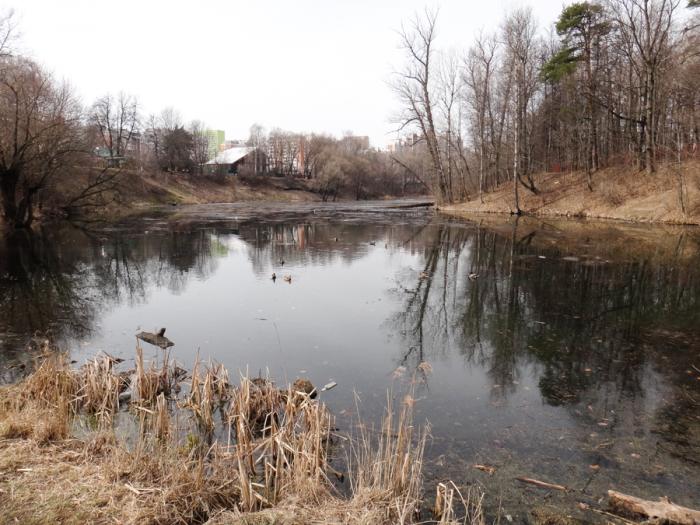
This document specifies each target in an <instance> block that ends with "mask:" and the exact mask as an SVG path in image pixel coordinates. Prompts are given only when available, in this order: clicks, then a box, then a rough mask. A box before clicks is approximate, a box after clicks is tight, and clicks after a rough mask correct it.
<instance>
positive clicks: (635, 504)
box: [608, 490, 700, 525]
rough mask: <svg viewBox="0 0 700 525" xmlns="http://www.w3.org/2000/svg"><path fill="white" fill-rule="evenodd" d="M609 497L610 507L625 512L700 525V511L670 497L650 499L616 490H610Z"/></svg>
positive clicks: (678, 522)
mask: <svg viewBox="0 0 700 525" xmlns="http://www.w3.org/2000/svg"><path fill="white" fill-rule="evenodd" d="M608 498H609V504H610V507H611V508H613V509H615V510H616V511H618V512H622V513H624V514H628V515H633V516H642V517H647V518H649V519H650V520H652V521H655V522H663V523H671V524H675V525H700V511H698V510H693V509H689V508H686V507H681V506H680V505H676V504H675V503H671V500H669V499H668V498H659V501H649V500H644V499H641V498H636V497H634V496H628V495H626V494H622V493H621V492H617V491H614V490H609V491H608Z"/></svg>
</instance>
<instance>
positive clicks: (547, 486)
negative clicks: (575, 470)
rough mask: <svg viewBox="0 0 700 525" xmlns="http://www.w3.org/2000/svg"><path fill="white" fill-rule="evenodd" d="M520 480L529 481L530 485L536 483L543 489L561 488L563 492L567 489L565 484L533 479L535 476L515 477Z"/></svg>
mask: <svg viewBox="0 0 700 525" xmlns="http://www.w3.org/2000/svg"><path fill="white" fill-rule="evenodd" d="M515 479H517V480H518V481H520V482H522V483H528V484H530V485H534V486H535V487H539V488H541V489H551V490H561V491H562V492H566V491H567V490H569V489H567V488H566V487H565V486H564V485H557V484H556V483H547V482H546V481H540V480H539V479H533V478H525V477H519V478H515Z"/></svg>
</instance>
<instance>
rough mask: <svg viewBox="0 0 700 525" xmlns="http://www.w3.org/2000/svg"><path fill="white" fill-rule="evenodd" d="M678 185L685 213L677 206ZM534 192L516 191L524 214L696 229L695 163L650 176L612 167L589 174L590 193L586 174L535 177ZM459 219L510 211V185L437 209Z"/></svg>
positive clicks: (699, 175)
mask: <svg viewBox="0 0 700 525" xmlns="http://www.w3.org/2000/svg"><path fill="white" fill-rule="evenodd" d="M679 174H680V175H681V176H682V180H683V190H684V191H683V195H684V197H683V200H684V203H685V211H683V209H682V207H681V205H680V180H681V178H679ZM534 180H535V184H536V186H537V189H538V193H537V194H534V193H532V192H530V191H527V190H525V189H524V188H522V187H521V191H520V208H521V209H522V210H523V211H524V212H525V213H527V214H530V215H535V216H542V217H553V216H564V217H588V218H600V219H614V220H621V221H630V222H654V223H666V224H700V161H698V160H688V161H686V162H684V163H683V164H681V165H680V166H679V165H678V164H674V163H668V164H660V165H659V167H658V171H657V173H655V174H653V175H649V174H647V173H646V172H640V171H639V170H637V169H635V168H633V167H611V168H606V169H602V170H600V171H598V172H597V173H595V174H594V175H593V191H592V192H591V191H589V190H588V186H587V184H586V174H585V173H584V172H573V173H540V174H537V175H535V176H534ZM441 209H442V211H445V212H447V213H450V214H455V215H459V216H464V215H471V214H479V213H507V214H510V213H512V212H513V211H514V209H515V206H514V201H513V184H512V182H507V183H504V184H502V185H501V186H499V187H498V188H496V189H495V190H494V191H492V192H489V193H487V194H485V195H484V202H483V203H482V202H481V201H480V200H479V199H478V198H477V197H476V196H474V197H473V199H472V200H471V201H468V202H465V203H462V204H456V205H451V206H445V207H442V208H441Z"/></svg>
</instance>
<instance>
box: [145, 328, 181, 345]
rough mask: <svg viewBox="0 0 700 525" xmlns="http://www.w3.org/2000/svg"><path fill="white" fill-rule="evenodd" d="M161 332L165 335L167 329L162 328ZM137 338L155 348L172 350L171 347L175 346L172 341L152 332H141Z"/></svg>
mask: <svg viewBox="0 0 700 525" xmlns="http://www.w3.org/2000/svg"><path fill="white" fill-rule="evenodd" d="M160 331H161V332H162V333H165V328H161V330H160ZM136 338H137V339H141V341H145V342H147V343H149V344H152V345H154V346H158V347H160V348H163V349H166V348H170V347H171V346H175V343H173V342H172V341H171V340H170V339H168V338H167V337H165V336H164V335H160V334H154V333H151V332H139V333H138V334H136Z"/></svg>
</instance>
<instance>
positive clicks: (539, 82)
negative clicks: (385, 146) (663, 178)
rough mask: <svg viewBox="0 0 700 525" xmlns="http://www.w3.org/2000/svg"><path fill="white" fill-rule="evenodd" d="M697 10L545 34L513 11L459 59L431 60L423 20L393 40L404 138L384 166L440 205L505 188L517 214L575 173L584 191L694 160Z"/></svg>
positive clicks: (621, 7)
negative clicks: (416, 182) (419, 184)
mask: <svg viewBox="0 0 700 525" xmlns="http://www.w3.org/2000/svg"><path fill="white" fill-rule="evenodd" d="M698 5H699V4H698V2H697V1H695V0H691V1H690V2H689V3H687V4H683V5H682V4H681V3H680V1H679V0H603V1H601V2H576V3H571V4H569V5H567V6H566V7H564V8H563V10H562V12H561V13H560V15H559V17H558V19H557V20H556V22H555V24H554V27H552V28H551V29H550V30H546V28H545V29H544V30H543V29H542V28H540V27H538V25H537V22H536V20H535V18H534V16H533V13H532V10H531V9H530V8H528V7H524V8H520V9H516V10H514V11H512V12H510V13H508V14H507V15H506V16H505V18H504V19H503V21H502V23H501V26H500V27H499V28H498V29H497V30H496V31H494V32H491V33H489V32H484V33H481V34H480V35H478V36H477V37H476V39H475V40H474V41H473V42H472V43H471V45H470V46H469V48H468V50H467V51H466V52H464V53H461V54H460V53H459V52H444V51H442V50H441V49H439V48H438V47H437V45H438V33H439V27H438V26H439V23H438V19H439V13H437V12H432V11H428V10H426V11H425V12H424V13H422V14H419V15H417V16H416V17H415V18H414V19H413V20H412V21H411V22H410V23H409V24H407V25H405V26H404V27H403V29H402V31H401V44H402V48H403V50H404V54H405V63H404V66H403V69H401V70H400V71H399V72H398V73H397V74H396V76H395V77H394V82H393V88H394V90H395V93H396V97H397V100H399V101H400V103H401V112H400V114H398V115H397V118H396V120H397V121H398V123H399V126H400V129H403V130H405V132H406V134H407V136H410V135H411V133H413V135H412V139H409V140H407V141H406V142H405V144H404V145H403V147H402V148H400V152H399V153H397V155H396V156H397V160H398V161H400V162H401V163H402V164H404V165H405V166H406V167H407V168H410V169H412V170H413V171H414V172H415V173H416V174H418V175H420V176H421V178H422V180H424V181H425V183H426V184H428V185H430V187H431V188H432V190H433V192H434V193H435V194H436V195H437V196H438V197H439V198H440V199H441V200H442V201H444V202H459V201H464V200H468V199H473V198H481V197H482V196H483V194H484V193H486V192H489V191H491V190H493V189H494V188H496V187H497V186H499V185H501V184H503V183H504V182H506V181H513V182H514V184H512V187H513V193H514V196H513V197H514V202H515V210H516V213H519V212H520V208H519V206H518V192H519V191H528V192H532V193H537V192H538V187H537V181H536V177H534V175H535V174H536V173H539V172H564V171H572V170H581V171H585V173H586V178H587V186H588V190H589V191H594V189H595V183H596V180H595V173H596V172H597V171H598V170H600V169H601V168H604V167H610V166H635V167H636V168H638V169H639V170H640V171H644V172H646V173H648V174H650V175H652V174H654V173H655V172H656V171H657V167H658V166H659V164H660V163H664V162H677V163H681V162H683V161H685V160H686V159H688V158H693V157H696V156H697V147H698V132H699V125H700V124H699V112H700V91H699V90H698V88H697V86H698V85H699V84H700V9H696V8H697V7H698ZM543 35H544V36H543ZM681 183H682V181H681Z"/></svg>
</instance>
